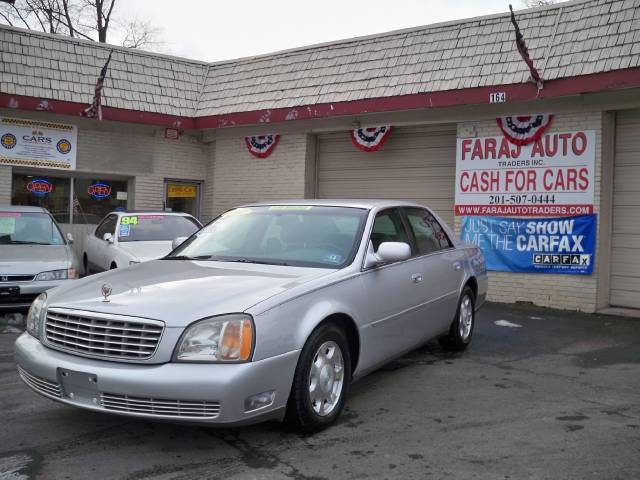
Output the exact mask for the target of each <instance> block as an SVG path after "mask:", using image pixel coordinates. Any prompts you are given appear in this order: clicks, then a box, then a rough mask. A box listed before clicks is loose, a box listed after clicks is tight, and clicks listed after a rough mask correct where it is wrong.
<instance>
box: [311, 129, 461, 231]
mask: <svg viewBox="0 0 640 480" xmlns="http://www.w3.org/2000/svg"><path fill="white" fill-rule="evenodd" d="M349 135H350V133H349V132H346V131H345V132H339V133H331V134H323V135H321V136H320V138H319V149H318V152H319V153H318V170H317V172H318V176H317V181H318V189H317V194H318V198H382V199H397V200H408V201H412V202H417V203H421V204H424V205H427V206H429V207H431V208H433V209H434V210H435V211H436V212H437V213H438V214H439V215H440V216H442V218H443V219H445V221H447V222H448V223H449V225H451V226H453V203H454V187H455V185H454V183H455V173H456V167H455V154H456V126H455V125H429V126H420V127H400V128H395V129H394V130H393V132H391V134H390V136H389V139H388V140H387V143H385V145H384V146H383V147H382V149H381V150H379V151H377V152H370V153H367V152H362V151H360V150H358V149H357V148H356V147H355V146H354V145H353V143H352V142H351V137H350V136H349Z"/></svg>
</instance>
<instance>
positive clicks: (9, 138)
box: [0, 133, 18, 149]
mask: <svg viewBox="0 0 640 480" xmlns="http://www.w3.org/2000/svg"><path fill="white" fill-rule="evenodd" d="M0 143H2V146H3V147H4V148H7V149H12V148H13V147H15V146H16V144H17V143H18V139H17V138H16V136H15V135H14V134H13V133H5V134H4V135H2V138H0Z"/></svg>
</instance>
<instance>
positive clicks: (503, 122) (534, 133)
mask: <svg viewBox="0 0 640 480" xmlns="http://www.w3.org/2000/svg"><path fill="white" fill-rule="evenodd" d="M496 121H497V122H498V126H499V127H500V130H502V133H504V136H505V137H507V139H508V140H509V141H510V142H511V143H513V144H514V145H528V144H530V143H534V142H536V141H537V140H538V139H539V138H540V137H541V136H542V134H543V133H544V132H545V131H546V130H547V128H549V125H551V122H552V121H553V115H551V114H549V113H540V114H537V115H519V116H513V117H499V118H496Z"/></svg>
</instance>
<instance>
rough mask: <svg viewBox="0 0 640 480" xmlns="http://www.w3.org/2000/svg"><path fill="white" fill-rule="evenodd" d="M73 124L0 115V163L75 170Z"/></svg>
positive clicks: (76, 146)
mask: <svg viewBox="0 0 640 480" xmlns="http://www.w3.org/2000/svg"><path fill="white" fill-rule="evenodd" d="M77 138H78V129H77V128H76V126H75V125H65V124H62V123H56V122H48V121H47V122H44V121H38V120H24V119H19V118H7V117H0V164H4V165H18V166H25V167H41V168H59V169H62V170H75V168H76V151H77V149H78V140H77Z"/></svg>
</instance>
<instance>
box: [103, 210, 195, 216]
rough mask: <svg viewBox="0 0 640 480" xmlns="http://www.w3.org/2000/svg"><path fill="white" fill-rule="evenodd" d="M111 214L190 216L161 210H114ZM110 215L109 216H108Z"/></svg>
mask: <svg viewBox="0 0 640 480" xmlns="http://www.w3.org/2000/svg"><path fill="white" fill-rule="evenodd" d="M111 213H115V214H116V215H179V216H182V217H184V216H188V217H191V216H192V215H191V214H189V213H184V212H163V211H162V210H122V211H119V210H114V211H113V212H111ZM110 215H111V214H110Z"/></svg>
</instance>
